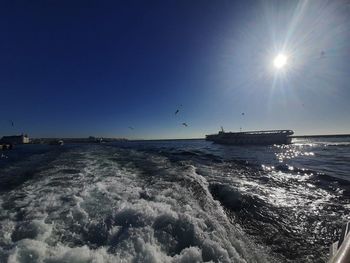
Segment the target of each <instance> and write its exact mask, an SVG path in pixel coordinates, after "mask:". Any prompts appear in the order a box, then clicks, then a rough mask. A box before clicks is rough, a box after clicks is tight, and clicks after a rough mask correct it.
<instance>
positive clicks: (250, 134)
mask: <svg viewBox="0 0 350 263" xmlns="http://www.w3.org/2000/svg"><path fill="white" fill-rule="evenodd" d="M293 134H294V132H293V131H292V130H268V131H247V132H225V131H224V129H223V128H222V127H221V131H219V133H217V134H209V135H206V140H208V141H213V142H215V143H220V144H237V145H245V144H260V145H270V144H290V143H291V142H292V137H291V135H293Z"/></svg>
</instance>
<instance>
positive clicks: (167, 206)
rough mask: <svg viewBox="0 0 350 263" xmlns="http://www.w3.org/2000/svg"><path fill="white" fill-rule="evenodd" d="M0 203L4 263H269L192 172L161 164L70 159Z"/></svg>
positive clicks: (82, 154)
mask: <svg viewBox="0 0 350 263" xmlns="http://www.w3.org/2000/svg"><path fill="white" fill-rule="evenodd" d="M73 156H74V158H72V157H73ZM39 175H40V176H39ZM0 202H1V206H2V207H3V209H2V211H1V212H0V218H1V225H2V227H1V230H0V245H1V246H0V247H1V249H0V258H1V259H2V260H4V261H6V260H8V262H28V261H31V262H43V261H45V262H121V261H123V260H124V261H127V262H130V261H132V262H201V261H214V262H218V261H220V262H232V261H234V262H247V261H248V262H267V261H270V260H268V258H269V257H268V256H267V255H266V254H265V252H264V251H263V250H260V249H259V248H256V246H255V245H254V242H252V241H251V240H249V238H248V237H246V236H245V234H244V233H243V232H242V231H241V229H240V228H239V227H238V226H235V225H233V224H232V223H231V222H230V220H229V218H228V217H227V215H226V214H225V212H224V210H223V209H222V207H221V206H218V203H217V201H215V200H214V199H213V198H212V195H211V193H210V192H209V190H208V182H207V180H206V179H205V178H204V177H203V176H201V175H199V174H198V173H197V172H196V167H194V166H193V165H191V164H188V163H186V162H176V163H173V162H171V161H170V160H169V159H168V158H167V157H164V156H162V155H152V154H145V153H144V152H140V151H134V150H121V149H115V148H112V147H99V146H94V147H92V146H91V148H84V149H74V150H70V151H67V152H64V153H62V154H61V155H60V156H59V158H57V159H55V160H53V161H52V162H50V163H49V164H48V165H47V166H46V168H45V169H42V170H40V172H38V173H37V174H34V177H33V178H32V179H31V180H29V181H26V182H24V183H23V184H21V185H18V186H17V188H15V189H12V190H11V191H9V192H7V193H6V194H3V195H1V198H0Z"/></svg>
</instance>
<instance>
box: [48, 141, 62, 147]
mask: <svg viewBox="0 0 350 263" xmlns="http://www.w3.org/2000/svg"><path fill="white" fill-rule="evenodd" d="M49 144H50V145H58V146H62V145H64V141H63V140H54V141H51V142H49Z"/></svg>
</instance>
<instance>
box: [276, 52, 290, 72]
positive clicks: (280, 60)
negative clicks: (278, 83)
mask: <svg viewBox="0 0 350 263" xmlns="http://www.w3.org/2000/svg"><path fill="white" fill-rule="evenodd" d="M286 64H287V56H286V55H283V54H278V55H277V56H276V57H275V59H274V60H273V65H274V66H275V68H277V69H281V68H283V67H284V66H285V65H286Z"/></svg>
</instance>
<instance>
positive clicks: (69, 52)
mask: <svg viewBox="0 0 350 263" xmlns="http://www.w3.org/2000/svg"><path fill="white" fill-rule="evenodd" d="M0 34H1V39H0V40H1V41H0V94H1V103H0V118H1V119H0V135H5V134H13V133H21V132H26V133H28V134H29V135H30V136H32V137H54V136H58V137H61V136H62V137H79V136H82V137H85V136H89V135H95V136H110V137H128V138H186V137H201V136H203V135H205V134H207V133H213V132H216V131H217V130H218V129H219V127H220V125H223V126H224V127H225V129H226V130H232V131H234V130H236V131H237V130H239V129H240V127H242V129H243V130H255V129H293V130H295V131H296V133H297V134H320V133H324V134H328V133H350V118H349V114H350V44H349V43H350V5H349V1H336V0H332V1H321V0H320V1H300V2H299V1H279V0H278V1H220V0H217V1H205V0H193V1H192V0H190V1H189V0H183V1H166V0H159V1H88V0H84V1H70V0H69V1H65V0H46V1H2V2H1V4H0ZM278 53H283V54H285V55H286V56H287V58H288V60H287V64H286V66H285V67H284V68H283V69H280V70H277V69H276V68H274V67H273V59H274V57H275V56H276V55H277V54H278ZM178 108H179V109H180V111H179V113H178V114H177V115H175V114H174V112H175V111H176V109H178ZM242 112H244V115H242ZM10 120H13V122H14V126H13V127H12V124H11V122H10ZM183 122H186V123H187V124H188V127H184V126H182V125H181V123H183ZM129 126H132V127H134V129H133V130H131V129H129V128H128V127H129Z"/></svg>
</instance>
